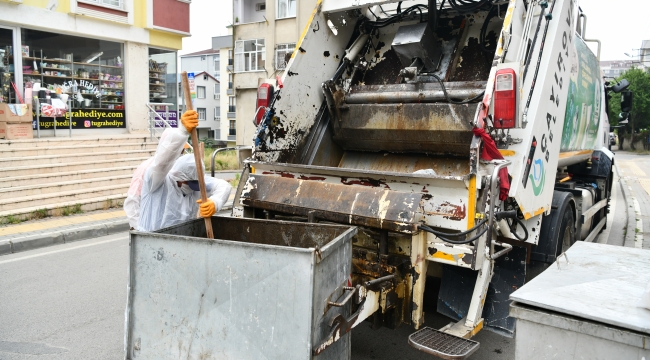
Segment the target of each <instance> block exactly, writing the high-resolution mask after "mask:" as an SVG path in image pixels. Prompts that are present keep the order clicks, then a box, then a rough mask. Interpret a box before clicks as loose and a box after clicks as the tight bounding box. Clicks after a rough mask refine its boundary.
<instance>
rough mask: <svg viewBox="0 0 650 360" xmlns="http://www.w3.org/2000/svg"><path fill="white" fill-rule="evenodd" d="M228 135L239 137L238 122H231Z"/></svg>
mask: <svg viewBox="0 0 650 360" xmlns="http://www.w3.org/2000/svg"><path fill="white" fill-rule="evenodd" d="M228 130H229V131H228V135H237V122H236V120H230V128H229V129H228Z"/></svg>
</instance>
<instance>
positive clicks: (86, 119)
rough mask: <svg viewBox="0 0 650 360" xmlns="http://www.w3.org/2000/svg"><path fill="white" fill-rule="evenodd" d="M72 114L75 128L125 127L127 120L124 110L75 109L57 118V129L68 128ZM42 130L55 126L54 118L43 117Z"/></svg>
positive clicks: (41, 121) (34, 122) (34, 125)
mask: <svg viewBox="0 0 650 360" xmlns="http://www.w3.org/2000/svg"><path fill="white" fill-rule="evenodd" d="M70 114H72V128H73V129H125V128H126V120H125V119H124V110H113V109H93V110H84V109H78V110H75V109H73V110H72V112H66V113H65V116H63V117H60V118H58V117H57V118H56V127H57V129H68V128H69V127H70ZM39 123H40V128H41V130H48V129H53V128H54V118H51V117H41V118H40V121H39ZM32 128H33V129H34V130H36V114H34V120H33V121H32Z"/></svg>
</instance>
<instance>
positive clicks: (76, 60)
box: [17, 29, 128, 129]
mask: <svg viewBox="0 0 650 360" xmlns="http://www.w3.org/2000/svg"><path fill="white" fill-rule="evenodd" d="M21 38H22V44H21V45H20V46H21V50H22V56H21V59H22V66H21V68H20V69H17V70H18V71H22V74H23V86H24V88H25V96H26V97H27V99H28V101H29V102H34V103H36V101H35V100H34V98H36V99H38V103H36V104H37V105H38V104H40V105H41V106H40V107H36V108H35V113H36V112H38V114H39V117H38V119H39V126H40V128H41V129H47V128H52V127H53V126H54V118H55V117H57V118H62V117H65V116H66V114H65V113H66V110H65V109H64V107H66V106H67V107H68V108H69V111H68V113H69V115H70V116H72V118H73V124H72V127H73V128H76V129H97V128H126V120H125V116H124V115H125V114H124V98H125V95H124V94H125V92H126V91H128V89H125V87H124V62H123V59H124V57H123V45H122V44H121V43H116V42H110V41H104V40H98V39H89V38H82V37H77V36H69V35H61V34H58V33H50V32H44V31H37V30H30V29H21ZM32 100H33V101H32ZM87 110H96V111H87ZM58 123H59V122H58V120H57V125H58ZM34 125H36V124H34ZM59 126H60V125H59ZM64 126H66V127H67V126H69V124H68V125H64Z"/></svg>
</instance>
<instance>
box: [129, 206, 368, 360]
mask: <svg viewBox="0 0 650 360" xmlns="http://www.w3.org/2000/svg"><path fill="white" fill-rule="evenodd" d="M213 227H214V229H215V237H216V238H227V240H222V239H217V240H210V239H205V238H202V237H201V236H204V234H205V227H204V225H203V220H193V221H190V222H188V223H184V224H179V225H177V226H174V227H172V228H168V229H163V230H161V231H159V232H157V233H143V232H131V245H130V251H131V254H130V265H129V266H130V268H129V277H130V279H129V297H128V304H127V340H126V341H127V343H126V346H127V356H126V358H128V359H133V358H138V359H162V358H170V357H172V358H183V359H185V358H188V359H203V358H220V359H244V358H253V359H262V358H275V359H312V358H313V357H312V351H311V349H312V346H313V344H315V343H317V342H319V341H321V340H322V339H323V337H325V336H326V335H327V334H328V333H329V331H330V326H329V324H330V322H331V321H332V319H334V318H336V317H337V316H347V315H348V312H349V309H347V308H333V309H329V310H328V311H325V307H326V305H327V304H326V300H327V298H328V296H329V295H330V294H331V293H332V292H333V291H334V290H335V289H336V288H337V287H338V286H339V285H340V284H341V283H342V282H344V281H346V280H347V279H348V276H349V274H350V271H351V260H350V259H351V251H352V244H351V239H352V237H353V236H354V234H355V233H356V229H354V228H349V227H343V226H339V225H326V224H318V226H316V225H314V224H305V223H288V222H271V221H266V220H255V219H233V218H217V217H213ZM172 234H173V235H172ZM253 236H255V237H257V236H260V237H264V238H265V239H264V240H260V239H253ZM289 244H290V245H289ZM349 356H350V338H349V336H342V337H341V339H339V340H338V341H337V342H335V343H333V344H332V345H331V346H330V347H329V348H328V349H326V350H325V351H324V352H323V353H322V354H321V355H320V356H319V357H318V359H323V358H325V359H348V358H349Z"/></svg>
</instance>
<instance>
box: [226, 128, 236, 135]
mask: <svg viewBox="0 0 650 360" xmlns="http://www.w3.org/2000/svg"><path fill="white" fill-rule="evenodd" d="M228 135H237V129H228Z"/></svg>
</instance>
